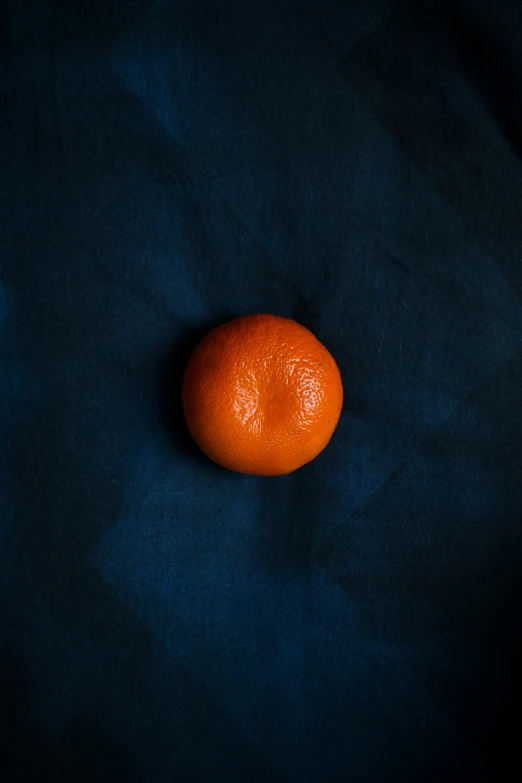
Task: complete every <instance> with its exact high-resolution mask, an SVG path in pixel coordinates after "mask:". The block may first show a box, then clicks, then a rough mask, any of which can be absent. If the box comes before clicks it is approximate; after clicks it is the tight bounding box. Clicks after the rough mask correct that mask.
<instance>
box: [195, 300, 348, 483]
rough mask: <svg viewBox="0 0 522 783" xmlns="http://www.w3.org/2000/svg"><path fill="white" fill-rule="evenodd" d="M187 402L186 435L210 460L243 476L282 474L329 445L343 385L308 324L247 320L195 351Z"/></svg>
mask: <svg viewBox="0 0 522 783" xmlns="http://www.w3.org/2000/svg"><path fill="white" fill-rule="evenodd" d="M182 402H183V410H184V413H185V419H186V422H187V425H188V428H189V431H190V433H191V435H192V437H193V438H194V440H195V441H196V443H197V444H198V446H199V447H200V448H201V450H202V451H203V452H204V453H205V454H206V455H207V456H208V457H210V459H212V460H214V462H217V463H218V464H219V465H222V466H223V467H225V468H229V469H230V470H236V471H238V472H240V473H252V474H257V475H260V476H279V475H283V474H285V473H291V472H292V471H293V470H297V468H300V467H301V466H302V465H305V464H306V463H307V462H310V461H311V460H313V459H314V458H315V457H316V456H317V455H318V454H319V453H320V452H321V451H322V450H323V449H324V448H325V446H326V445H327V444H328V442H329V440H330V438H331V437H332V434H333V432H334V430H335V428H336V426H337V422H338V421H339V416H340V414H341V408H342V404H343V386H342V382H341V376H340V373H339V369H338V367H337V364H336V363H335V360H334V358H333V357H332V355H331V354H330V353H329V352H328V351H327V349H326V348H325V347H324V345H322V344H321V343H320V342H319V340H317V338H316V337H314V335H313V334H312V333H311V332H310V331H309V330H308V329H306V328H305V327H304V326H301V325H300V324H298V323H296V322H295V321H292V320H290V319H289V318H280V317H279V316H276V315H245V316H242V317H240V318H235V319H234V320H233V321H229V322H228V323H226V324H223V325H222V326H218V327H217V329H213V330H212V331H211V332H209V333H208V334H207V335H206V336H205V337H204V338H203V339H202V340H201V342H200V343H199V345H198V346H197V347H196V348H195V350H194V352H193V353H192V355H191V357H190V359H189V362H188V365H187V368H186V370H185V375H184V378H183V387H182Z"/></svg>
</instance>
